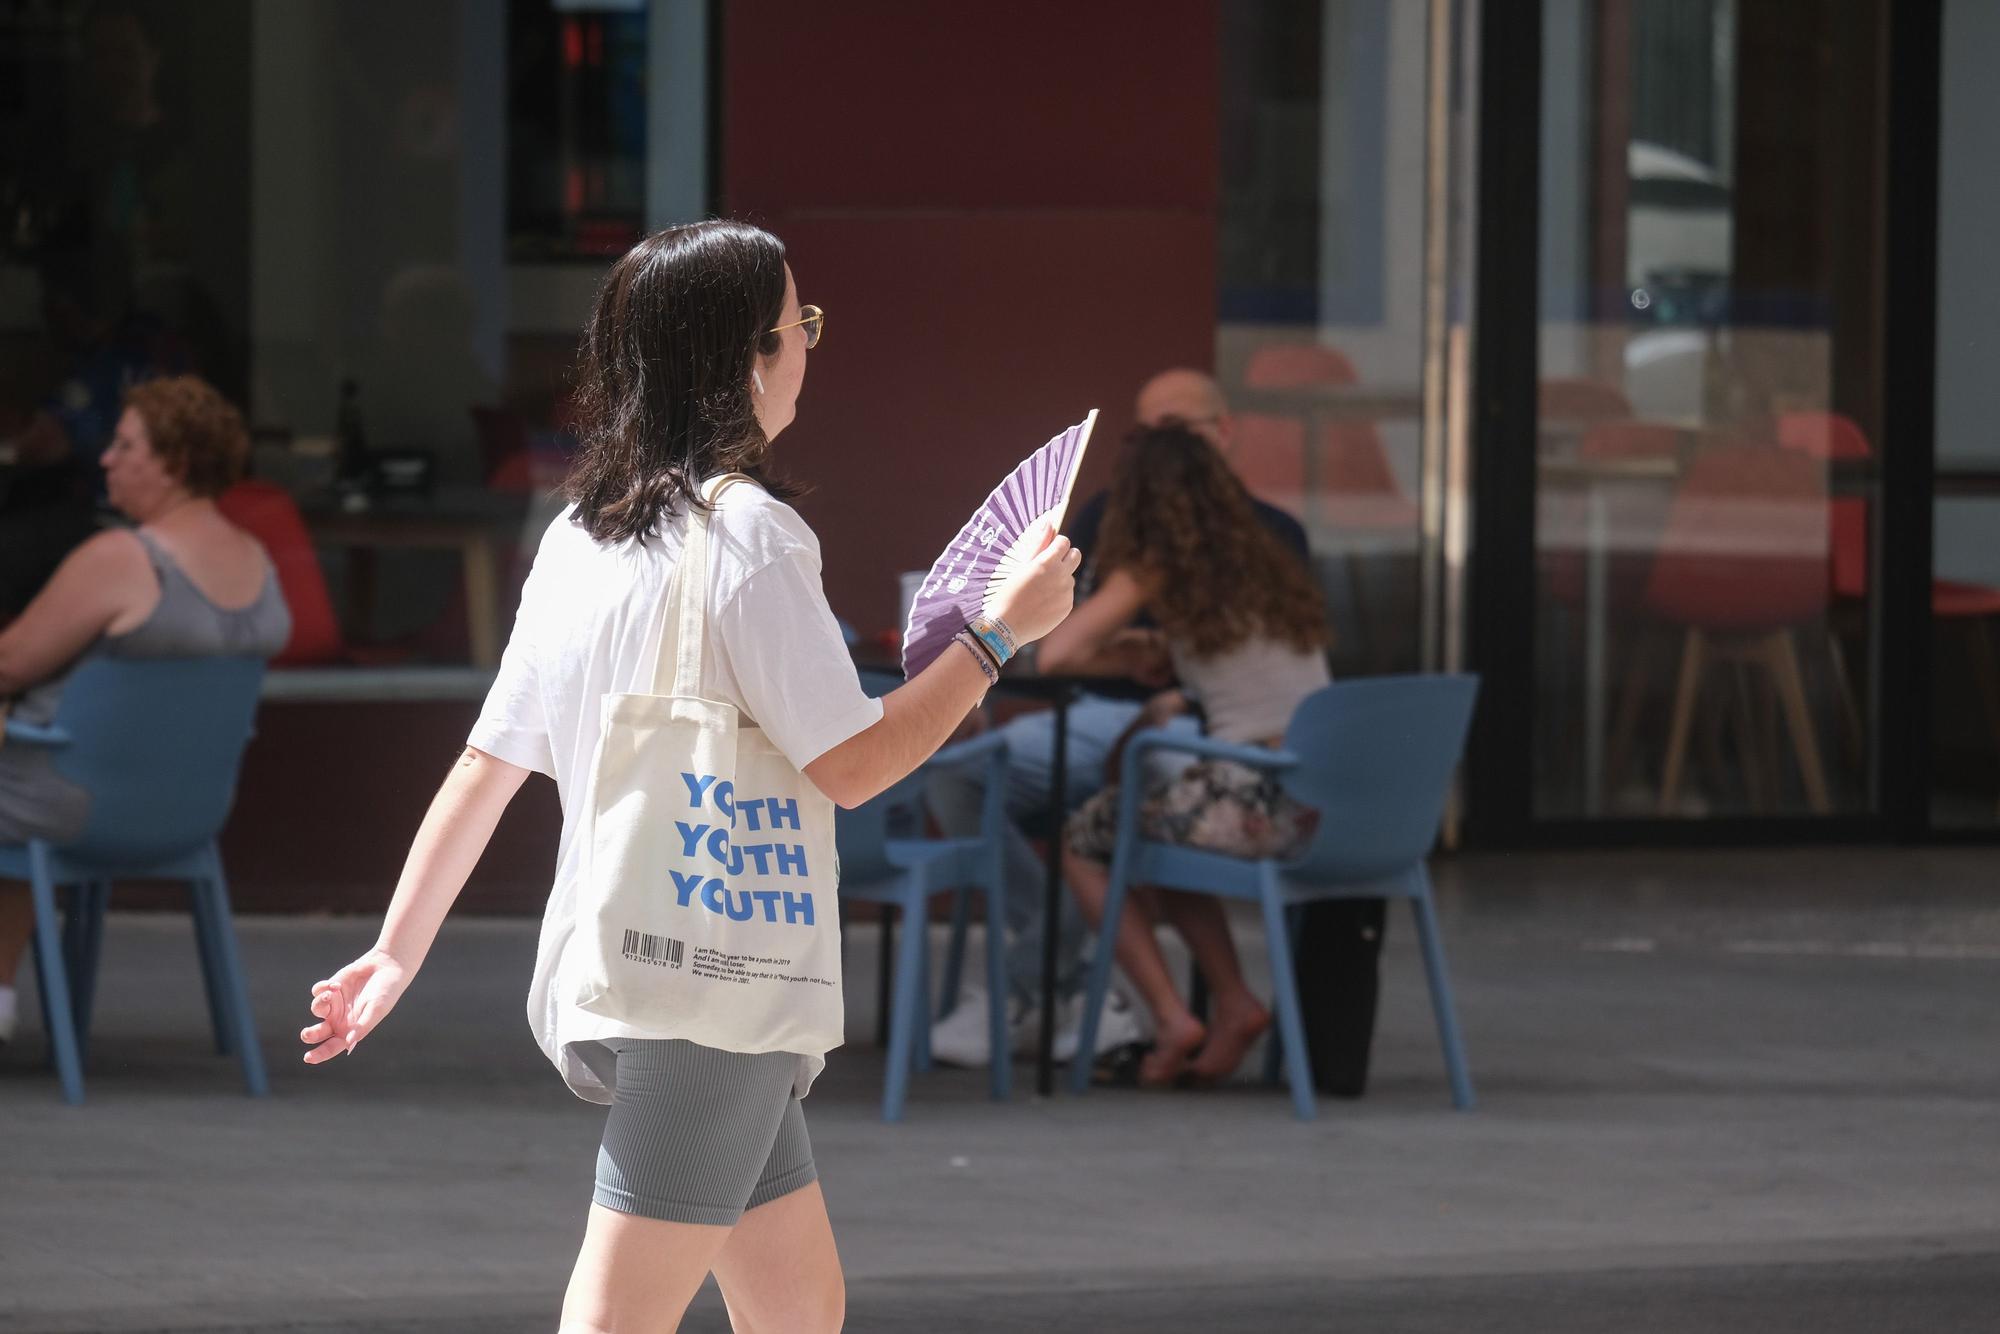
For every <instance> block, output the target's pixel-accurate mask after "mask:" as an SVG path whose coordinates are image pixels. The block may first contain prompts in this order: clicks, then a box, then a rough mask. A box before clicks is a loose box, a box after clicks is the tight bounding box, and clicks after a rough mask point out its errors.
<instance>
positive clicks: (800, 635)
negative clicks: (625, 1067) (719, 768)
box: [466, 485, 882, 1103]
mask: <svg viewBox="0 0 2000 1334" xmlns="http://www.w3.org/2000/svg"><path fill="white" fill-rule="evenodd" d="M573 509H574V507H572V508H571V509H566V510H564V511H563V513H562V515H561V516H560V517H558V518H557V519H556V521H555V522H554V523H551V524H550V525H549V528H548V531H547V532H546V533H544V534H543V536H542V544H541V547H540V549H539V550H538V551H537V552H536V553H535V566H534V570H533V572H532V573H531V574H530V575H529V576H528V582H527V587H526V588H525V589H524V590H523V591H522V594H521V609H520V611H519V612H518V613H517V614H516V615H515V618H514V633H513V635H512V637H511V638H509V639H508V641H507V651H506V653H505V654H504V655H502V657H501V659H500V674H499V676H498V677H497V678H496V679H495V680H494V682H493V688H492V689H491V690H490V691H489V692H488V693H487V696H486V704H485V707H484V708H483V709H482V710H481V711H480V715H479V721H478V722H477V723H475V724H474V725H473V728H472V734H471V735H470V736H469V737H467V738H466V742H467V744H468V745H472V746H476V747H477V748H479V749H480V750H483V751H485V752H487V753H488V754H490V755H495V756H498V757H499V758H500V759H503V760H506V761H507V762H508V763H510V764H518V765H520V766H522V767H523V768H527V769H534V770H537V771H538V772H541V773H545V774H548V775H549V776H550V777H552V778H554V779H555V780H556V791H557V792H558V793H559V794H560V796H561V798H562V808H563V825H562V840H561V843H560V845H559V846H558V849H557V852H556V877H555V886H554V888H553V889H552V890H551V891H550V893H549V902H548V909H547V911H546V912H545V913H544V915H543V918H542V934H541V941H540V944H539V946H538V948H537V951H536V956H535V977H534V982H533V984H532V985H531V986H530V988H529V991H528V1023H529V1025H530V1026H531V1027H532V1028H533V1029H534V1032H535V1040H536V1041H537V1042H539V1043H540V1044H541V1047H542V1050H543V1052H545V1053H546V1054H547V1055H548V1057H549V1059H550V1060H551V1061H553V1062H555V1065H556V1068H557V1069H558V1070H560V1071H561V1072H562V1075H563V1079H564V1081H565V1082H566V1083H568V1085H569V1086H570V1088H571V1089H572V1090H573V1091H574V1092H575V1093H576V1094H577V1096H578V1097H581V1098H587V1099H589V1100H590V1101H592V1102H605V1103H608V1102H610V1101H611V1093H610V1090H608V1089H606V1088H605V1087H604V1084H603V1083H602V1081H600V1080H599V1079H598V1078H597V1076H596V1075H595V1074H593V1073H592V1072H591V1070H590V1069H589V1068H588V1067H587V1066H586V1065H585V1064H584V1063H583V1062H582V1060H580V1059H579V1058H578V1057H577V1056H576V1055H575V1054H574V1053H573V1052H570V1051H568V1050H567V1046H568V1044H570V1043H573V1042H580V1041H585V1040H588V1039H598V1038H607V1037H641V1038H643V1037H649V1036H655V1035H653V1034H649V1033H646V1032H645V1031H643V1030H640V1029H635V1028H632V1027H630V1026H628V1025H623V1024H619V1023H616V1022H614V1021H612V1020H609V1019H605V1018H603V1017H601V1016H598V1015H594V1014H591V1013H589V1012H588V1011H586V1010H582V1009H579V1008H578V1007H576V1006H575V1005H572V1004H570V1003H569V1000H568V994H569V993H568V989H567V988H566V987H564V986H562V985H560V984H558V981H557V973H558V970H559V969H560V967H561V964H562V954H563V948H564V946H565V945H567V943H568V942H569V939H570V936H571V935H572V933H573V931H574V929H575V926H576V900H577V884H576V881H577V875H578V873H579V871H580V869H581V867H582V861H583V855H584V849H583V847H582V846H581V842H580V840H579V839H578V837H577V832H578V830H577V825H578V819H579V816H580V815H581V813H582V810H583V804H584V803H583V794H584V791H585V789H586V787H587V785H588V783H589V780H590V772H591V766H592V764H593V762H594V760H595V758H596V755H597V746H598V739H599V736H600V734H601V732H602V722H601V713H602V709H601V701H602V699H603V697H604V695H606V694H607V693H630V692H639V693H649V692H650V691H651V690H652V681H653V667H654V659H655V657H656V655H657V653H658V649H659V643H660V632H661V629H662V626H661V623H660V622H661V617H662V616H663V615H664V614H665V612H666V608H667V597H668V594H669V593H670V592H671V591H672V588H673V576H674V570H675V568H676V566H677V565H678V563H679V560H680V552H681V542H682V539H683V537H684V536H685V534H686V532H687V516H686V514H685V512H683V513H680V514H676V515H675V516H674V517H672V518H671V519H668V520H665V521H663V522H662V524H661V525H660V526H661V529H662V532H661V534H660V535H659V536H658V537H654V538H648V539H646V540H644V541H633V542H623V543H619V544H617V545H607V544H601V543H598V542H595V541H593V540H592V539H591V537H590V535H589V534H588V533H586V532H584V530H583V529H582V528H581V527H579V526H578V525H576V524H575V523H572V522H571V520H570V516H571V514H572V512H573ZM708 559H709V586H708V617H709V627H710V629H709V634H708V640H707V651H706V653H705V655H704V659H703V663H702V685H701V693H702V695H703V696H704V697H706V698H708V699H714V700H721V701H723V702H725V703H729V704H733V705H735V706H736V707H737V708H738V709H740V710H742V712H743V720H744V722H745V723H754V724H755V725H756V726H758V727H761V728H763V730H764V733H765V735H766V736H768V737H769V738H770V739H771V741H772V743H773V744H775V745H776V746H777V747H778V749H779V750H781V751H783V752H784V753H785V756H786V757H787V758H788V759H789V760H791V762H792V764H793V766H794V767H796V768H799V769H804V768H805V767H806V765H808V764H810V763H811V762H812V761H813V760H815V759H817V758H818V757H819V756H821V755H823V754H825V753H826V752H827V751H829V750H831V749H832V748H833V747H835V746H837V745H839V744H840V743H841V742H843V741H845V740H847V739H848V738H849V737H851V736H853V735H855V734H856V733H857V732H861V731H865V730H866V729H867V728H869V727H871V726H873V725H874V724H875V722H876V721H877V720H878V719H880V718H881V716H882V702H881V701H880V700H877V699H871V698H869V697H868V696H867V695H866V694H864V693H863V692H862V689H861V682H860V679H859V677H858V675H857V674H856V672H855V668H854V660H853V659H852V658H851V657H850V656H849V655H848V652H847V647H846V644H845V642H844V641H843V640H842V638H841V634H840V626H839V623H838V622H837V621H835V619H834V615H833V611H832V609H831V608H830V607H828V606H827V602H826V594H825V592H824V591H823V590H822V589H821V587H820V555H819V539H818V538H817V537H815V536H813V531H812V529H810V528H808V527H807V526H806V524H805V520H803V519H801V518H800V517H799V516H798V513H797V511H795V510H793V509H792V507H791V506H789V505H787V504H785V503H783V502H782V501H779V500H774V499H773V498H772V497H771V496H770V495H769V494H767V493H766V492H765V491H764V490H763V489H762V488H761V487H756V486H750V485H737V486H732V487H730V488H728V489H727V490H725V491H724V492H723V493H722V496H721V498H720V501H719V504H718V508H717V509H716V511H715V514H714V515H713V517H712V518H711V519H710V526H709V558H708ZM824 1055H825V1053H823V1052H801V1053H800V1056H801V1058H802V1068H801V1073H800V1079H799V1082H798V1087H799V1088H800V1089H801V1090H803V1089H804V1087H805V1086H806V1085H808V1084H809V1083H810V1082H811V1078H812V1076H813V1075H815V1074H817V1073H818V1071H819V1069H820V1067H821V1066H822V1065H823V1064H824V1062H823V1059H822V1058H823V1056H824Z"/></svg>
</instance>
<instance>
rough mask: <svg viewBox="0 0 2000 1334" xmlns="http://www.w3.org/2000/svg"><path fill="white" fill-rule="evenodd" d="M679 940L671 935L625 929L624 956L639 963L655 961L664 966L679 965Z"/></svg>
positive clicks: (674, 966) (672, 966)
mask: <svg viewBox="0 0 2000 1334" xmlns="http://www.w3.org/2000/svg"><path fill="white" fill-rule="evenodd" d="M681 953H682V946H681V942H680V941H678V940H675V939H674V938H673V937H672V936H654V935H648V934H647V933H646V932H644V931H633V930H631V929H629V928H628V929H627V930H626V932H625V957H626V958H628V959H637V960H638V961H639V962H640V963H656V964H659V965H661V966H662V967H665V968H678V967H680V966H681Z"/></svg>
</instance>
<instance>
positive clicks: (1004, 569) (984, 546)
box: [903, 408, 1097, 676]
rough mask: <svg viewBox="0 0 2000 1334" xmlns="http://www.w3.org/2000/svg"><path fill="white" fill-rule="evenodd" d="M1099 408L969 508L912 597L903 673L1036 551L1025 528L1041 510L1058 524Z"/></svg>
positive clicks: (982, 606) (924, 662)
mask: <svg viewBox="0 0 2000 1334" xmlns="http://www.w3.org/2000/svg"><path fill="white" fill-rule="evenodd" d="M1095 425H1097V409H1096V408H1092V409H1091V410H1090V415H1089V416H1088V417H1085V418H1084V419H1083V420H1082V421H1080V422H1078V423H1077V424H1076V425H1075V426H1072V427H1070V428H1069V429H1068V430H1067V431H1064V432H1063V433H1062V434H1061V435H1059V436H1057V437H1056V438H1055V439H1053V440H1051V441H1049V442H1048V443H1047V444H1046V445H1043V446H1042V447H1041V448H1040V449H1038V450H1036V451H1035V452H1034V453H1032V454H1030V455H1028V457H1027V458H1025V459H1023V460H1022V461H1021V464H1020V466H1019V467H1017V468H1015V469H1014V471H1012V472H1010V473H1008V474H1007V477H1006V480H1004V481H1002V482H1001V483H1000V485H998V486H996V487H994V488H993V494H992V495H990V496H988V497H986V503H985V504H983V505H981V506H980V507H979V508H978V509H976V510H974V511H973V514H972V518H971V519H970V520H968V521H967V522H966V525H965V527H963V528H961V529H959V530H958V536H957V537H955V538H953V539H952V541H951V545H950V546H948V547H946V548H945V549H944V554H943V555H942V556H939V557H938V558H937V561H936V562H935V563H934V564H933V565H932V566H931V572H930V575H929V576H928V577H927V578H925V580H924V586H923V588H922V589H921V590H919V592H918V593H917V597H916V600H915V601H914V602H912V603H911V604H910V623H909V625H908V626H907V627H906V628H905V629H904V631H903V674H904V675H905V676H915V675H916V674H917V673H918V672H921V671H922V670H923V669H924V668H926V667H928V666H930V665H931V663H932V662H933V661H935V660H936V659H937V656H938V654H940V653H942V652H944V650H945V645H947V644H949V643H951V637H952V636H953V635H955V634H957V633H958V632H959V631H960V630H963V629H964V628H965V626H966V622H968V621H970V620H971V619H972V618H973V617H974V616H977V615H978V614H979V613H980V612H982V611H984V610H986V608H987V607H988V605H989V602H990V599H991V598H992V596H993V593H994V592H995V591H996V590H998V588H999V587H1000V585H1001V584H1004V583H1006V582H1007V580H1008V579H1009V578H1010V577H1011V576H1012V575H1013V574H1014V573H1015V572H1016V571H1017V570H1019V569H1020V568H1021V567H1022V566H1023V565H1025V564H1027V562H1028V561H1029V560H1031V559H1032V558H1033V556H1034V552H1032V551H1030V550H1028V549H1027V539H1028V532H1029V530H1030V529H1031V528H1033V527H1034V526H1035V521H1036V520H1037V519H1040V518H1042V517H1043V516H1044V515H1048V516H1050V517H1051V520H1052V522H1053V523H1054V524H1055V526H1056V528H1058V529H1060V528H1061V527H1062V521H1063V514H1064V513H1065V511H1067V510H1068V508H1069V494H1070V490H1071V488H1073V487H1074V486H1075V485H1076V472H1077V469H1078V468H1080V467H1082V466H1083V451H1084V450H1086V449H1088V448H1089V447H1090V428H1091V427H1093V426H1095Z"/></svg>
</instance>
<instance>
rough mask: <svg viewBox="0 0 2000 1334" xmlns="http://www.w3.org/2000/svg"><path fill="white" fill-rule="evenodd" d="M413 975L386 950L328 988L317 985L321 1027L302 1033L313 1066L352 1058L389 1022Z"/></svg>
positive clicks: (367, 957) (329, 983)
mask: <svg viewBox="0 0 2000 1334" xmlns="http://www.w3.org/2000/svg"><path fill="white" fill-rule="evenodd" d="M409 984H410V975H409V973H408V972H407V971H406V970H405V969H404V968H403V965H402V964H400V963H398V962H397V961H396V960H395V958H394V956H392V955H390V954H389V953H388V952H387V951H386V950H379V949H377V950H370V951H368V953H366V954H364V955H362V956H361V957H360V958H358V959H356V960H355V961H354V962H353V963H351V964H348V965H347V967H345V968H343V969H341V970H340V971H339V972H337V973H335V974H334V975H333V976H332V977H330V978H328V979H326V980H325V981H324V982H315V983H313V989H312V997H313V998H312V1012H313V1014H314V1015H315V1016H316V1017H317V1018H318V1019H319V1022H318V1023H316V1024H313V1025H312V1026H310V1027H308V1028H304V1029H301V1030H300V1031H299V1041H301V1042H303V1043H305V1044H306V1045H307V1046H309V1047H311V1048H312V1050H311V1051H308V1052H307V1053H306V1064H307V1065H318V1064H320V1063H321V1062H322V1061H330V1060H332V1059H333V1058H334V1057H336V1056H338V1055H340V1054H341V1053H342V1052H344V1051H345V1052H351V1051H353V1050H354V1049H355V1048H356V1047H357V1046H359V1045H360V1044H361V1039H363V1038H365V1037H367V1036H368V1035H369V1034H370V1033H371V1032H373V1031H374V1029H375V1025H377V1024H379V1023H381V1022H382V1021H383V1020H384V1019H386V1018H388V1017H389V1011H391V1010H393V1009H395V1008H396V1002H397V1001H398V1000H400V999H401V998H402V995H403V989H404V988H405V987H407V986H409Z"/></svg>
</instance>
